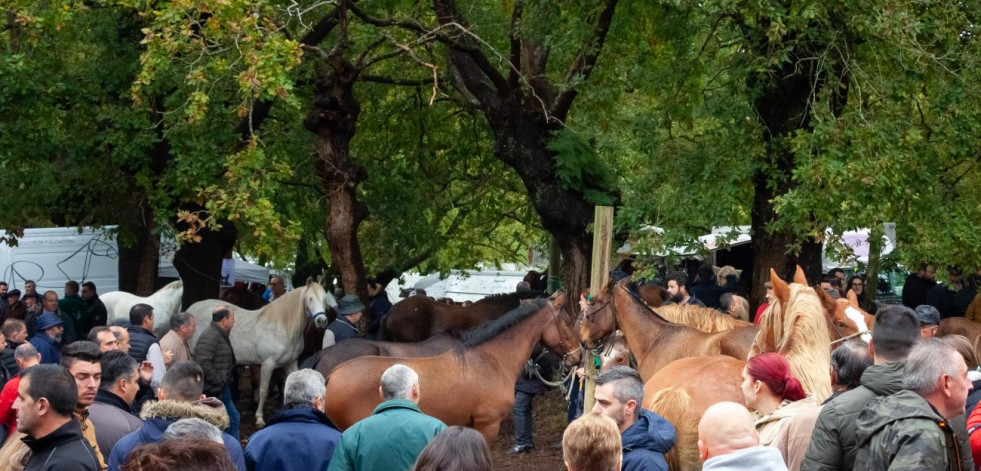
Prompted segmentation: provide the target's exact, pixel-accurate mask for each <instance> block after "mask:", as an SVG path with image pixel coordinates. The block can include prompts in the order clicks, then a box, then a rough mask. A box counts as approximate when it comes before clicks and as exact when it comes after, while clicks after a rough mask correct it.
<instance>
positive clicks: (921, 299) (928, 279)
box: [903, 263, 937, 309]
mask: <svg viewBox="0 0 981 471" xmlns="http://www.w3.org/2000/svg"><path fill="white" fill-rule="evenodd" d="M934 286H937V269H935V268H933V267H931V266H929V265H927V264H925V263H921V264H920V266H919V267H918V268H917V270H916V273H910V274H909V276H907V277H906V282H905V283H903V305H904V306H906V307H908V308H910V309H916V306H919V305H921V304H926V303H927V293H929V292H930V290H931V289H933V287H934Z"/></svg>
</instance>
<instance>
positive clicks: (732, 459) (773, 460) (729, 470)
mask: <svg viewBox="0 0 981 471" xmlns="http://www.w3.org/2000/svg"><path fill="white" fill-rule="evenodd" d="M748 469H751V470H753V471H787V465H786V464H784V462H783V456H781V455H780V452H779V451H777V449H776V448H770V447H765V446H753V447H749V448H743V449H742V450H738V451H734V452H732V453H728V454H725V455H719V456H713V457H712V458H709V459H707V460H705V463H703V464H702V471H745V470H748Z"/></svg>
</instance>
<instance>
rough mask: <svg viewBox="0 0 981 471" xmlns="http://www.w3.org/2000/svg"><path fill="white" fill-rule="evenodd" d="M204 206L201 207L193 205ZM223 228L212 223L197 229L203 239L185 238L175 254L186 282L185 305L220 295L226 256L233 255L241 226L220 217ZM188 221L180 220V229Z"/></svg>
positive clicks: (179, 269) (179, 229)
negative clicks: (223, 263) (195, 240)
mask: <svg viewBox="0 0 981 471" xmlns="http://www.w3.org/2000/svg"><path fill="white" fill-rule="evenodd" d="M191 209H192V210H200V209H201V208H200V207H195V208H191ZM219 223H220V224H221V229H217V230H215V229H213V228H212V227H211V226H210V225H209V227H207V228H205V229H201V230H199V231H198V232H197V234H198V235H200V236H201V241H200V242H185V243H183V244H181V246H180V248H179V249H177V253H176V254H174V268H176V269H177V273H179V274H180V276H181V280H182V281H183V282H184V296H183V297H182V298H181V309H187V308H188V307H189V306H190V305H191V304H194V303H196V302H198V301H202V300H205V299H217V298H218V294H219V291H220V289H221V264H222V260H224V259H225V258H227V257H226V256H230V255H231V252H232V248H234V247H235V241H236V238H237V237H238V230H237V229H236V228H235V224H233V223H232V222H231V221H228V220H223V221H219ZM187 229H188V228H187V226H186V223H184V222H180V223H178V224H177V230H178V231H185V230H187Z"/></svg>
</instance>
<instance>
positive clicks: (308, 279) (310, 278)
mask: <svg viewBox="0 0 981 471" xmlns="http://www.w3.org/2000/svg"><path fill="white" fill-rule="evenodd" d="M312 284H313V277H312V276H308V277H307V287H308V288H309V287H310V285H312Z"/></svg>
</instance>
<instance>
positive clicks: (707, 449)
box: [698, 402, 787, 471]
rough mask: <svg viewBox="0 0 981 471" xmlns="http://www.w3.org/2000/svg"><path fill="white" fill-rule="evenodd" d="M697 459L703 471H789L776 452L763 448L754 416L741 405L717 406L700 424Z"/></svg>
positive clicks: (732, 403) (712, 406)
mask: <svg viewBox="0 0 981 471" xmlns="http://www.w3.org/2000/svg"><path fill="white" fill-rule="evenodd" d="M698 456H699V458H701V460H702V463H703V464H702V471H709V470H736V469H746V470H749V469H759V470H764V469H765V470H772V471H779V470H786V469H787V465H785V464H784V462H783V457H782V456H781V455H780V452H779V451H777V449H776V448H772V447H763V446H760V436H759V434H758V433H757V432H756V427H755V426H754V425H753V416H752V415H750V413H749V410H747V409H746V407H744V406H743V405H742V404H737V403H735V402H718V403H715V404H713V405H711V406H709V408H708V409H706V410H705V412H704V413H703V414H702V418H701V420H699V422H698Z"/></svg>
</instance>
